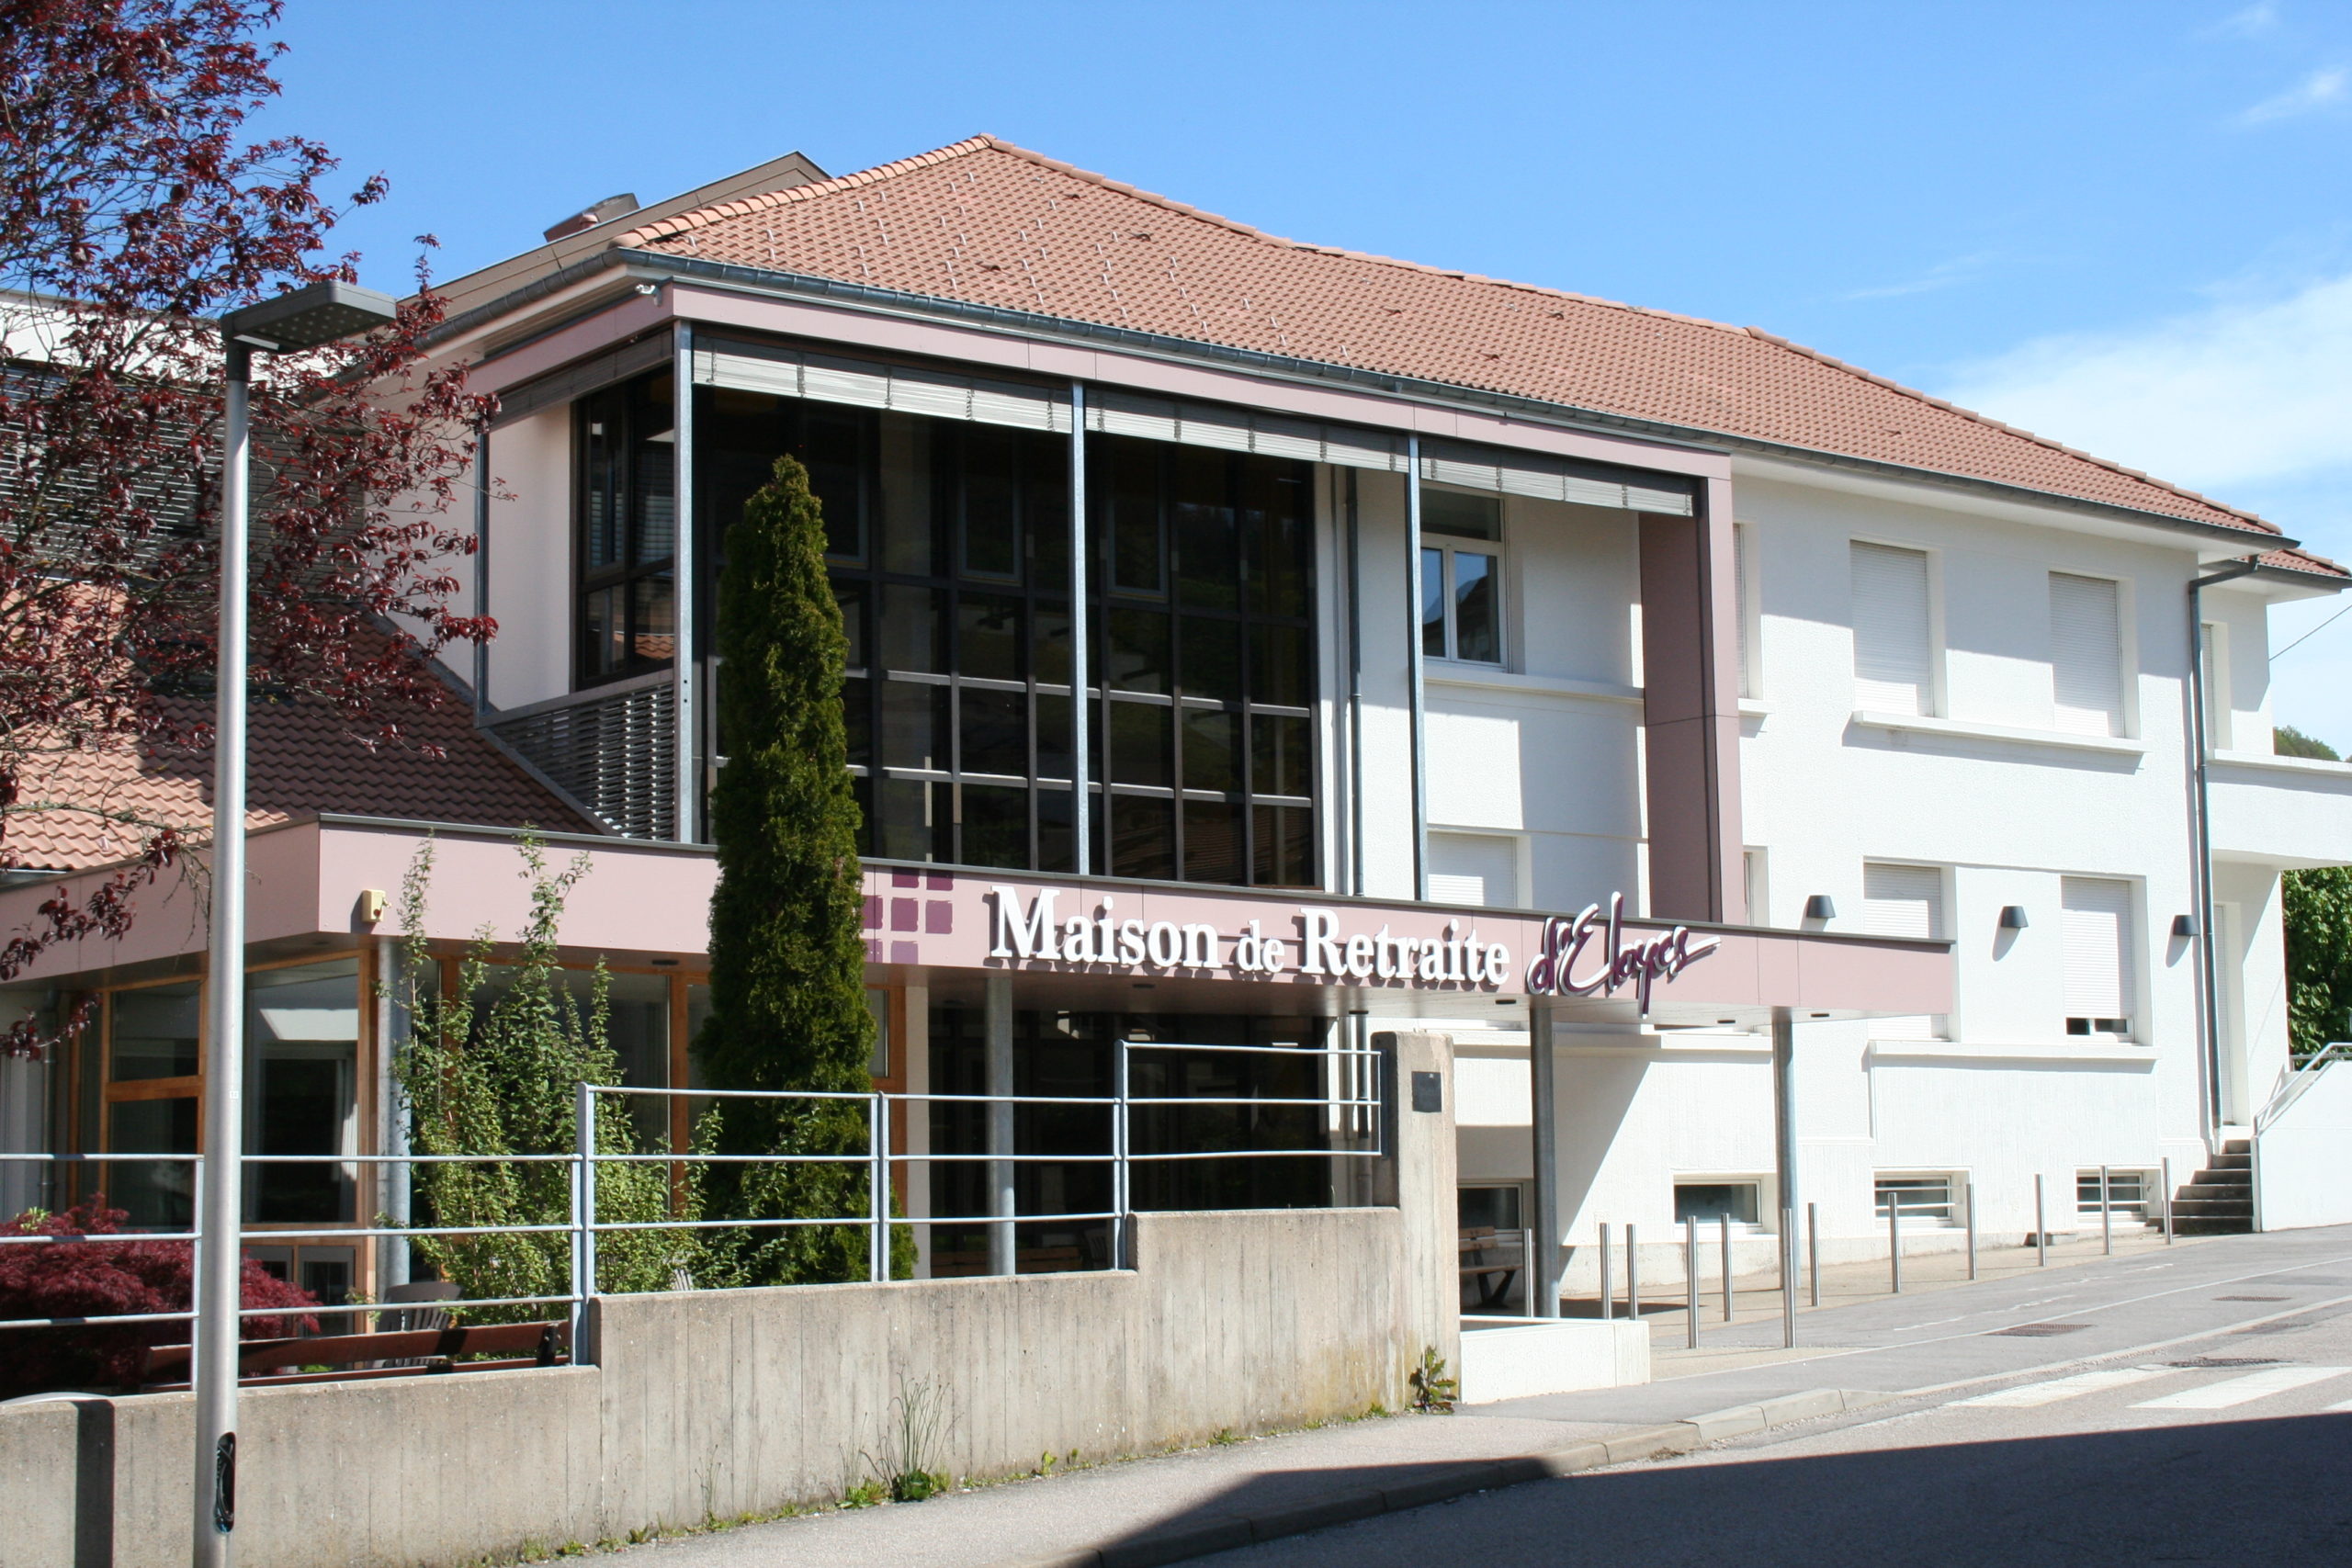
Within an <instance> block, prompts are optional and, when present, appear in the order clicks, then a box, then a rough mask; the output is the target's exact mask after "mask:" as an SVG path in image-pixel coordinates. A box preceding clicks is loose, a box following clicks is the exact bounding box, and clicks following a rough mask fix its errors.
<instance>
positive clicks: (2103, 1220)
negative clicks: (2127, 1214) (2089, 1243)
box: [2098, 1166, 2115, 1258]
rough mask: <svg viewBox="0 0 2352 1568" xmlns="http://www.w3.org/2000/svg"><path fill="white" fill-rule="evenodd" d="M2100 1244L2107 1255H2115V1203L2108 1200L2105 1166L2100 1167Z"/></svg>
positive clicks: (2100, 1247)
mask: <svg viewBox="0 0 2352 1568" xmlns="http://www.w3.org/2000/svg"><path fill="white" fill-rule="evenodd" d="M2098 1245H2099V1250H2100V1251H2101V1252H2102V1253H2103V1254H2104V1255H2105V1256H2107V1257H2109V1258H2112V1257H2114V1256H2115V1205H2114V1204H2113V1203H2111V1202H2109V1201H2108V1196H2107V1167H2105V1166H2100V1167H2099V1168H2098Z"/></svg>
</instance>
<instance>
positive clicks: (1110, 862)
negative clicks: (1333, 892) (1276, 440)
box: [695, 389, 1317, 886]
mask: <svg viewBox="0 0 2352 1568" xmlns="http://www.w3.org/2000/svg"><path fill="white" fill-rule="evenodd" d="M699 395H700V399H701V400H700V401H699V402H698V403H697V405H696V410H695V428H696V432H697V434H696V448H695V452H696V473H697V476H698V478H697V484H696V488H697V491H698V494H699V496H700V501H699V504H698V512H697V523H698V526H699V528H700V530H701V534H700V536H701V537H702V538H703V539H705V540H707V541H708V543H707V547H706V562H707V566H706V569H705V570H706V575H705V581H706V583H707V584H709V585H712V586H715V579H716V570H717V569H718V558H719V556H720V553H721V540H722V539H723V536H724V533H725V530H726V528H727V527H728V525H730V524H731V523H732V522H733V521H734V520H735V519H737V518H739V517H740V516H741V514H742V508H743V503H744V502H745V501H746V500H747V499H748V498H749V496H750V495H751V493H752V491H754V490H756V489H757V488H758V487H759V486H760V485H761V484H762V483H763V482H764V481H765V480H766V479H767V478H768V476H769V474H770V473H771V471H772V469H773V467H774V463H775V457H776V455H777V454H778V453H782V452H789V453H791V454H793V455H794V456H795V457H798V458H799V459H800V460H801V461H802V462H803V463H804V464H805V465H806V466H807V467H808V469H809V477H810V479H811V482H812V485H813V487H814V489H815V490H816V492H817V495H818V497H819V500H820V503H821V504H822V506H823V508H824V513H825V521H826V529H827V543H828V558H829V562H830V566H831V575H832V579H833V586H834V592H835V593H836V594H837V595H838V597H839V599H840V602H841V605H842V619H843V623H844V625H845V627H846V629H847V631H848V635H849V642H850V655H849V671H848V680H847V682H846V683H845V685H844V689H843V694H842V700H843V706H844V713H845V717H846V721H847V728H848V732H849V748H850V764H851V769H852V772H853V773H854V774H855V775H856V777H857V781H858V784H857V787H858V795H859V801H860V804H861V806H862V807H864V810H865V840H864V842H863V844H862V846H861V847H862V848H863V850H864V851H865V852H866V853H868V854H871V855H874V856H876V857H878V858H881V859H886V860H905V861H930V862H936V863H946V864H957V865H976V866H1004V867H1008V868H1014V869H1035V870H1041V871H1063V870H1069V869H1072V868H1073V867H1074V866H1075V864H1076V855H1075V852H1074V848H1073V844H1072V839H1071V824H1072V821H1073V818H1074V813H1073V812H1072V810H1071V799H1072V796H1071V778H1072V773H1073V770H1072V768H1071V759H1070V752H1069V746H1070V735H1071V730H1072V725H1071V714H1070V703H1071V701H1072V693H1071V687H1070V665H1071V660H1070V607H1069V575H1070V574H1069V457H1070V453H1069V436H1067V435H1060V434H1046V433H1044V432H1038V431H1030V430H1020V429H1012V428H1006V427H1002V426H997V425H991V424H985V423H967V422H964V421H957V420H946V419H931V418H925V417H922V416H918V415H912V414H906V413H899V412H885V411H880V410H870V409H862V408H854V407H847V406H842V405H837V404H830V403H823V402H817V401H804V400H799V399H796V398H786V397H772V396H768V395H765V394H762V393H754V392H748V391H741V390H736V389H705V390H704V391H702V392H701V393H700V394H699ZM1087 465H1088V473H1089V495H1088V497H1087V514H1088V520H1089V521H1088V539H1089V552H1090V560H1091V570H1090V573H1089V584H1090V592H1089V595H1088V600H1089V614H1088V617H1087V620H1088V626H1089V629H1090V632H1091V653H1092V662H1091V667H1092V670H1093V671H1094V673H1095V675H1096V682H1095V683H1094V684H1093V685H1092V686H1091V689H1090V690H1089V691H1088V693H1087V694H1086V698H1087V700H1088V701H1089V702H1090V703H1091V704H1092V705H1094V706H1093V712H1092V715H1091V720H1092V722H1091V725H1090V734H1091V757H1090V765H1089V773H1090V776H1091V779H1092V780H1093V785H1094V790H1095V795H1094V800H1095V807H1094V810H1093V811H1092V812H1091V817H1092V820H1093V825H1094V835H1095V838H1094V844H1093V852H1092V855H1091V860H1092V863H1093V865H1094V868H1095V869H1096V870H1098V871H1102V872H1107V873H1109V874H1113V875H1120V876H1135V877H1152V878H1164V879H1174V880H1182V881H1191V882H1215V883H1227V884H1241V885H1254V886H1314V885H1315V882H1316V876H1317V869H1316V848H1315V846H1316V833H1315V808H1314V798H1315V794H1316V778H1315V756H1316V748H1315V745H1314V712H1315V706H1314V705H1315V700H1316V664H1315V642H1314V635H1313V634H1314V599H1315V595H1314V544H1313V517H1314V481H1313V470H1312V468H1310V467H1309V466H1308V465H1306V464H1305V463H1299V462H1293V461H1288V460H1284V459H1278V458H1270V457H1258V456H1253V455H1250V454H1244V453H1233V452H1226V451H1221V450H1213V449H1208V448H1202V447H1191V446H1173V445H1168V444H1162V443H1155V442H1148V441H1143V440H1136V439H1131V438H1127V437H1122V436H1110V435H1101V434H1097V435H1091V436H1090V437H1088V454H1087ZM712 597H713V596H712V595H711V594H709V593H708V592H706V593H705V594H704V595H702V596H701V602H703V603H706V604H707V603H710V602H711V600H712ZM703 635H704V637H705V638H706V645H707V638H708V637H709V635H710V634H709V629H708V626H707V623H706V625H705V630H704V634H703ZM724 678H725V677H724V674H723V672H722V674H721V675H720V679H721V680H722V681H723V680H724ZM716 749H717V750H718V751H719V752H720V753H721V754H724V752H725V750H726V738H725V737H724V736H720V737H718V741H717V747H716Z"/></svg>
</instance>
